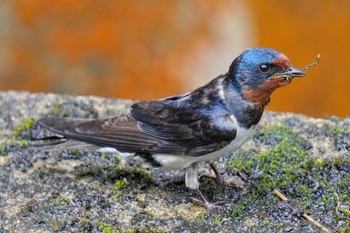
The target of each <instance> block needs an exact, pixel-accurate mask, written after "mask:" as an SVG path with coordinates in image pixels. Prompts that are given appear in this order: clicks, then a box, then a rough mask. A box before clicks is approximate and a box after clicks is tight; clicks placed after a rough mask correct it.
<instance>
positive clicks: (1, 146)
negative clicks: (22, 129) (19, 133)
mask: <svg viewBox="0 0 350 233" xmlns="http://www.w3.org/2000/svg"><path fill="white" fill-rule="evenodd" d="M29 145H30V142H29V141H27V140H24V139H22V140H14V139H9V140H7V141H5V142H0V156H1V155H6V154H7V153H8V151H9V150H11V149H13V148H16V147H24V146H29Z"/></svg>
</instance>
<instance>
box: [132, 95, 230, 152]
mask: <svg viewBox="0 0 350 233" xmlns="http://www.w3.org/2000/svg"><path fill="white" fill-rule="evenodd" d="M131 115H132V116H133V118H135V119H136V120H137V126H138V128H139V129H140V130H141V131H142V132H144V133H146V134H147V135H150V136H152V137H153V138H156V139H158V140H160V141H162V142H163V143H162V144H159V145H158V148H159V149H160V151H162V150H164V149H167V148H168V149H170V151H169V153H170V152H172V153H173V154H186V155H190V156H199V155H204V154H208V153H211V152H214V151H217V150H220V149H221V148H223V147H225V146H226V145H227V144H229V143H230V142H231V141H232V140H234V139H235V137H236V132H237V125H236V122H235V120H234V118H233V116H232V115H231V114H229V113H228V112H227V111H222V109H211V110H209V109H208V110H207V112H206V111H205V110H203V109H202V110H201V111H198V109H192V108H189V107H183V108H181V107H176V106H175V105H173V104H169V102H167V101H152V102H139V103H136V104H134V105H133V106H132V109H131ZM163 147H165V148H163Z"/></svg>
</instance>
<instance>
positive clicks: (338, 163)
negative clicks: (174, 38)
mask: <svg viewBox="0 0 350 233" xmlns="http://www.w3.org/2000/svg"><path fill="white" fill-rule="evenodd" d="M131 104H132V101H126V100H116V99H104V98H98V97H92V96H65V95H55V94H30V93H27V92H12V91H9V92H0V135H1V138H0V140H1V141H0V142H1V144H0V232H319V231H321V230H320V229H319V228H317V227H316V226H315V225H313V224H312V223H310V222H309V221H307V220H305V219H304V218H303V217H302V213H308V214H309V215H310V216H312V217H313V218H314V219H315V220H317V221H318V222H319V223H321V224H322V225H323V226H325V227H326V228H328V229H330V230H331V231H336V230H338V231H340V232H347V230H350V207H349V206H350V163H349V158H350V140H349V139H350V118H345V119H339V118H337V117H330V118H328V119H316V118H309V117H306V116H303V115H297V114H292V113H275V112H266V113H265V114H264V117H263V120H262V121H261V123H260V128H259V129H258V131H257V133H256V135H255V137H254V139H253V140H250V141H249V142H248V143H246V144H245V145H244V146H243V148H242V149H241V150H239V151H236V152H234V153H233V155H232V156H229V157H225V158H220V159H219V160H218V161H217V162H216V163H217V165H219V166H218V167H219V169H220V172H221V174H223V176H224V179H225V183H226V185H225V186H222V187H218V186H216V184H215V182H213V180H212V179H211V178H210V177H212V176H213V174H212V171H211V170H210V169H209V166H207V165H205V164H202V166H201V174H202V175H203V176H202V178H201V180H200V182H201V189H202V190H203V192H204V193H205V195H206V196H208V198H209V199H210V200H227V202H228V203H227V206H226V207H224V208H221V209H219V210H214V211H208V210H206V209H204V208H202V207H200V206H197V205H195V204H193V203H191V202H190V200H189V197H192V196H193V197H196V193H193V192H192V191H190V190H188V189H187V188H186V186H185V184H184V171H177V170H169V169H164V168H153V167H151V166H150V165H149V164H147V163H145V162H143V161H142V160H141V159H139V158H131V159H127V160H125V159H121V158H120V157H119V156H118V155H114V154H105V153H99V152H94V151H78V150H74V149H72V150H60V149H57V147H52V148H51V149H50V147H49V146H44V147H40V146H33V145H32V144H40V143H45V142H46V141H42V140H38V139H42V138H44V137H47V136H50V135H52V134H50V132H48V131H46V130H43V129H42V128H40V127H39V126H38V125H36V124H35V122H36V121H37V120H38V119H40V118H42V117H45V116H48V115H50V116H65V117H68V116H69V117H80V118H101V117H106V116H111V115H115V114H120V113H123V112H127V111H128V107H129V106H130V105H131ZM34 139H36V140H34ZM48 148H49V149H48ZM208 177H209V178H208ZM273 189H279V190H280V191H281V192H282V193H284V194H285V195H286V196H287V197H288V198H289V201H287V202H282V201H280V200H279V199H278V198H277V197H276V196H275V195H274V194H273V192H272V190H273Z"/></svg>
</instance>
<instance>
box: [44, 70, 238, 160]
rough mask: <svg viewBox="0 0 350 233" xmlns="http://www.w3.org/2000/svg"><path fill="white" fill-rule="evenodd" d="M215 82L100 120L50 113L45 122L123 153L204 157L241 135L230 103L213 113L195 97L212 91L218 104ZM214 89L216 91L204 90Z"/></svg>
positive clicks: (86, 140) (89, 141) (78, 138)
mask: <svg viewBox="0 0 350 233" xmlns="http://www.w3.org/2000/svg"><path fill="white" fill-rule="evenodd" d="M219 78H223V77H218V78H217V79H219ZM217 81H218V80H217ZM217 81H215V82H217ZM215 82H214V81H212V82H211V83H209V84H207V85H212V87H202V88H199V89H197V90H196V91H194V92H192V93H191V94H186V95H180V96H178V97H176V96H175V97H171V98H168V99H164V100H158V101H151V102H140V103H136V104H134V105H133V106H132V109H131V115H130V114H124V115H120V116H116V117H113V118H107V119H98V120H77V119H71V118H46V119H42V120H40V124H41V125H42V126H44V127H46V128H48V129H50V130H52V131H54V132H56V133H58V134H62V135H64V136H65V137H67V138H71V139H75V140H80V141H83V142H86V143H91V144H94V145H98V146H102V147H113V148H116V149H117V150H119V151H122V152H130V153H163V154H174V155H176V154H177V155H184V154H186V155H189V156H200V155H204V154H208V153H210V152H214V151H216V150H219V149H221V148H223V147H224V146H226V145H227V144H228V143H230V142H231V141H232V140H233V139H234V138H235V136H236V125H235V122H234V121H232V119H231V118H230V113H229V112H228V111H227V110H225V107H224V106H222V107H221V108H220V109H215V111H214V114H211V112H212V110H213V109H211V108H212V106H211V105H207V102H206V101H204V102H202V103H200V101H198V100H196V99H195V97H197V96H198V95H201V97H202V98H204V99H206V98H209V96H205V95H210V96H211V97H210V98H212V100H214V103H215V102H220V98H219V97H218V96H215V95H214V94H215V93H216V92H217V91H216V90H215V86H216V84H217V83H215ZM208 88H211V89H212V91H211V92H206V93H204V90H207V89H208ZM200 92H202V93H200ZM213 93H214V94H213ZM203 95H204V96H203ZM215 98H216V100H215ZM188 106H192V107H188ZM194 107H195V108H196V111H194V109H193V108H194Z"/></svg>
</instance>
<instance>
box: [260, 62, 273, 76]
mask: <svg viewBox="0 0 350 233" xmlns="http://www.w3.org/2000/svg"><path fill="white" fill-rule="evenodd" d="M270 69H271V66H270V65H269V64H262V65H260V66H259V71H260V72H261V73H264V74H266V73H267V72H269V71H270Z"/></svg>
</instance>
